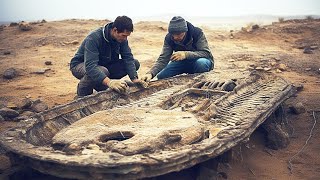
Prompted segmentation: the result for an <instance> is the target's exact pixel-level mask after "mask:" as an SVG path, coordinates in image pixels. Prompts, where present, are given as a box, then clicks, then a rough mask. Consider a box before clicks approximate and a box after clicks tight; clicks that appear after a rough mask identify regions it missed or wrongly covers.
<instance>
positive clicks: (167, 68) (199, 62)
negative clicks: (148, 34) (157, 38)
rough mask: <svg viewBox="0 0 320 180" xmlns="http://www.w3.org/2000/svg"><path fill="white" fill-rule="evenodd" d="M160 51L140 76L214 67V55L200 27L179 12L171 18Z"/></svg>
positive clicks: (173, 73)
mask: <svg viewBox="0 0 320 180" xmlns="http://www.w3.org/2000/svg"><path fill="white" fill-rule="evenodd" d="M168 31H169V33H168V34H167V35H166V37H165V40H164V45H163V48H162V53H161V54H160V56H159V58H158V60H157V61H156V63H155V64H154V65H153V67H152V68H151V70H150V71H149V72H148V73H146V74H145V75H144V76H142V77H141V80H143V81H147V82H148V81H150V80H151V79H152V78H154V77H155V76H157V78H158V79H163V78H167V77H172V76H175V75H178V74H182V73H189V74H193V73H203V72H208V71H210V70H212V69H213V67H214V58H213V56H212V54H211V51H210V49H209V46H208V42H207V40H206V37H205V35H204V33H203V32H202V30H201V29H200V28H198V27H194V26H193V25H192V24H191V23H189V22H187V21H185V20H184V19H183V18H182V17H180V16H175V17H173V18H172V19H171V21H170V23H169V27H168Z"/></svg>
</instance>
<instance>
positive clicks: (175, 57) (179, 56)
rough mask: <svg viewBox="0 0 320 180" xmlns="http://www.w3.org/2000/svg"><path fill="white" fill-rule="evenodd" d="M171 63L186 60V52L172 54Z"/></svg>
mask: <svg viewBox="0 0 320 180" xmlns="http://www.w3.org/2000/svg"><path fill="white" fill-rule="evenodd" d="M170 59H171V60H172V61H181V60H185V59H186V51H177V52H175V53H173V54H172V56H171V58H170Z"/></svg>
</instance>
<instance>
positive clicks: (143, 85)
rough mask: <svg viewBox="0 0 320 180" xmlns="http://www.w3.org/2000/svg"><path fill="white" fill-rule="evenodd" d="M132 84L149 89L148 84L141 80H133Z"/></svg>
mask: <svg viewBox="0 0 320 180" xmlns="http://www.w3.org/2000/svg"><path fill="white" fill-rule="evenodd" d="M132 82H133V83H134V84H136V85H138V86H141V87H143V88H147V87H148V83H147V82H146V81H142V80H140V79H134V80H132Z"/></svg>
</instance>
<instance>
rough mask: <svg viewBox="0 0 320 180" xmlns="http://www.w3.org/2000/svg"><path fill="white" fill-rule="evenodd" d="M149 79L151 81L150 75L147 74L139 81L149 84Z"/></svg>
mask: <svg viewBox="0 0 320 180" xmlns="http://www.w3.org/2000/svg"><path fill="white" fill-rule="evenodd" d="M151 79H152V75H151V74H149V73H147V74H145V75H143V76H141V77H140V80H141V81H144V82H149V81H150V80H151Z"/></svg>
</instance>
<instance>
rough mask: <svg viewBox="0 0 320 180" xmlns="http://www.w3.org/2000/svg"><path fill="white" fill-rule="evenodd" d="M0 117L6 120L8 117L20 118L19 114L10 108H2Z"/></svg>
mask: <svg viewBox="0 0 320 180" xmlns="http://www.w3.org/2000/svg"><path fill="white" fill-rule="evenodd" d="M0 115H1V116H2V117H4V118H6V117H8V118H15V117H17V116H19V112H18V111H15V110H13V109H10V108H1V109H0Z"/></svg>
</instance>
